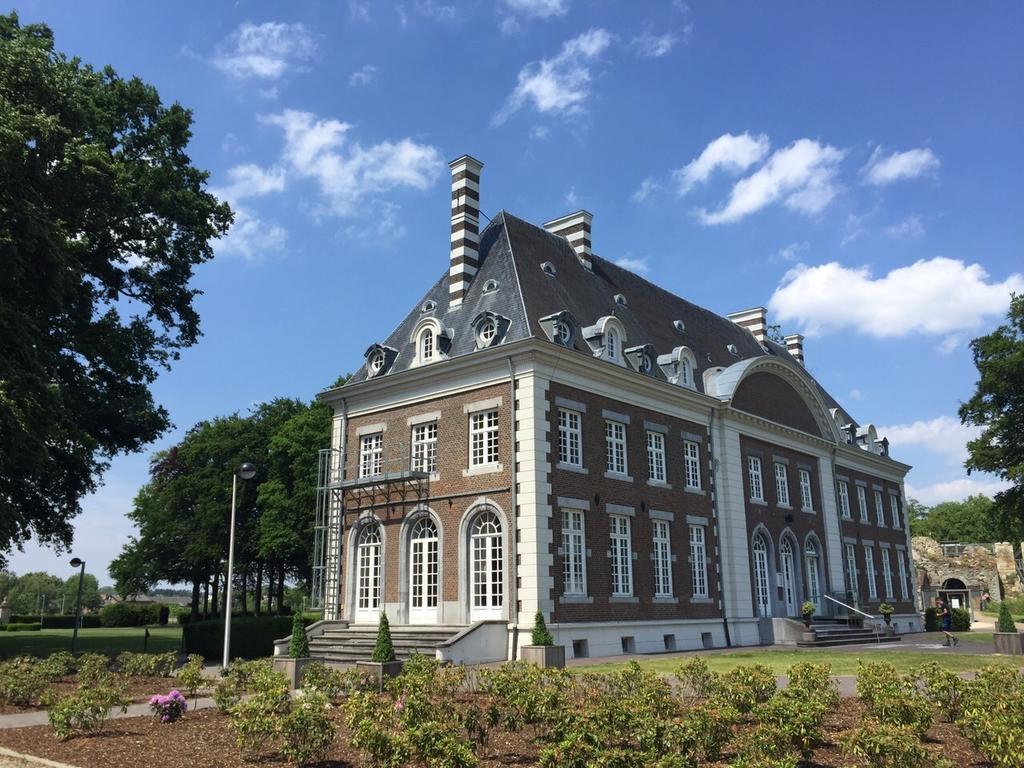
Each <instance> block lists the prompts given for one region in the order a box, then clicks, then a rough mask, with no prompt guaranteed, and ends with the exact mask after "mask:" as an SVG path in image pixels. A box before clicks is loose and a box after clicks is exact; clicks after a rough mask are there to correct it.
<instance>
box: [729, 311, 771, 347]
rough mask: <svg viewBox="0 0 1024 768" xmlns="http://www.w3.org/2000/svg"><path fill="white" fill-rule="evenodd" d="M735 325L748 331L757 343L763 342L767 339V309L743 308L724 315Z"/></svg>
mask: <svg viewBox="0 0 1024 768" xmlns="http://www.w3.org/2000/svg"><path fill="white" fill-rule="evenodd" d="M726 317H728V318H729V319H730V320H732V321H733V322H734V323H736V325H738V326H740V327H741V328H746V329H747V330H748V331H750V332H751V333H752V334H753V336H754V338H755V339H757V343H758V344H764V343H765V341H766V340H767V339H768V310H767V309H765V308H764V307H754V308H753V309H745V310H743V311H742V312H733V313H732V314H729V315H726Z"/></svg>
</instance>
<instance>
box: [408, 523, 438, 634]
mask: <svg viewBox="0 0 1024 768" xmlns="http://www.w3.org/2000/svg"><path fill="white" fill-rule="evenodd" d="M439 544H440V542H439V540H438V536H437V526H436V525H434V521H433V520H431V519H430V518H429V517H424V518H421V519H420V520H418V521H417V522H416V524H415V525H414V526H413V528H412V534H411V535H410V538H409V623H410V624H436V623H437V603H438V575H439V568H440V565H439V563H438V548H439V546H438V545H439Z"/></svg>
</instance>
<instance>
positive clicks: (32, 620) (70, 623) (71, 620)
mask: <svg viewBox="0 0 1024 768" xmlns="http://www.w3.org/2000/svg"><path fill="white" fill-rule="evenodd" d="M11 622H12V623H16V622H18V623H26V624H36V623H38V622H39V617H38V616H12V617H11ZM42 625H43V629H74V628H75V617H74V616H43V620H42ZM101 626H103V625H102V624H100V617H99V616H98V615H97V614H95V613H90V614H83V615H82V629H98V628H99V627H101Z"/></svg>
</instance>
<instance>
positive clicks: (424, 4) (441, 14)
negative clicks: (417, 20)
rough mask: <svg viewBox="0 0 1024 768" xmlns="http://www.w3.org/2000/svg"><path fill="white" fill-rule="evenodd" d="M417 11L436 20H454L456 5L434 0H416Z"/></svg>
mask: <svg viewBox="0 0 1024 768" xmlns="http://www.w3.org/2000/svg"><path fill="white" fill-rule="evenodd" d="M413 7H414V8H415V9H416V13H418V14H419V15H420V16H424V17H426V18H428V19H434V20H435V21H452V20H453V19H454V18H455V6H454V5H441V4H439V3H435V2H434V0H416V3H415V5H414V6H413Z"/></svg>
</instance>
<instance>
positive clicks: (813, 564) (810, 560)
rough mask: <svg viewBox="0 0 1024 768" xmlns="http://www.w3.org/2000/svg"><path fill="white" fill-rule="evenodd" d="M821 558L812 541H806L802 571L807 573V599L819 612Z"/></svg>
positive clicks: (816, 546)
mask: <svg viewBox="0 0 1024 768" xmlns="http://www.w3.org/2000/svg"><path fill="white" fill-rule="evenodd" d="M820 562H821V558H820V557H819V555H818V545H817V544H815V543H814V539H808V540H807V546H806V547H804V570H806V571H807V599H808V600H810V601H811V602H812V603H814V608H815V611H816V612H818V613H820V612H821V579H820V571H819V570H818V568H819V567H820Z"/></svg>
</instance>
